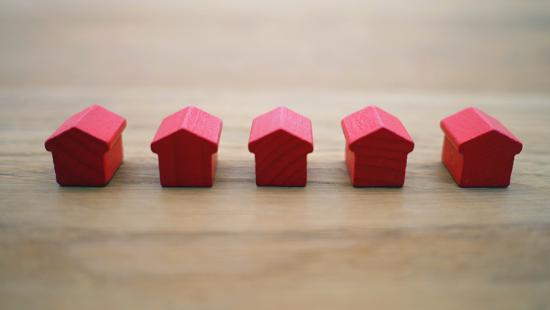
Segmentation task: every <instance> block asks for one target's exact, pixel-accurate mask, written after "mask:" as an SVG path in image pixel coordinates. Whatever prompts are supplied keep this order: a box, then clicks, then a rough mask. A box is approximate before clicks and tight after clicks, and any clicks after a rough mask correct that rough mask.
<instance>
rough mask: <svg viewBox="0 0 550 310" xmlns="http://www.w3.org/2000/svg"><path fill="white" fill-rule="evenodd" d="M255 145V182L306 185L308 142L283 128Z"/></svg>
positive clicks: (277, 184) (309, 151)
mask: <svg viewBox="0 0 550 310" xmlns="http://www.w3.org/2000/svg"><path fill="white" fill-rule="evenodd" d="M255 146H256V147H252V149H251V150H252V152H253V153H254V154H255V163H256V184H257V185H260V186H305V185H306V183H307V154H308V153H311V151H312V149H311V146H310V144H309V143H307V142H305V141H303V140H301V139H299V138H296V137H295V136H293V135H292V134H289V133H287V132H285V131H283V130H279V131H276V132H274V133H272V134H270V135H268V136H266V137H264V138H262V139H261V140H260V141H258V143H257V144H256V145H255Z"/></svg>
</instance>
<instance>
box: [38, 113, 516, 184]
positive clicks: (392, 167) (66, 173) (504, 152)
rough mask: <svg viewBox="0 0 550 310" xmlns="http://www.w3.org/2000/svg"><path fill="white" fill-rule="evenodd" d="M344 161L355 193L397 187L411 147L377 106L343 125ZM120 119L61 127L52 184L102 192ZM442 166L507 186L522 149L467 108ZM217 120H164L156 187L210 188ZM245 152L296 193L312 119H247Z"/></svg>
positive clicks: (119, 151) (89, 117)
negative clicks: (362, 189) (249, 124)
mask: <svg viewBox="0 0 550 310" xmlns="http://www.w3.org/2000/svg"><path fill="white" fill-rule="evenodd" d="M341 125H342V129H343V132H344V136H345V140H346V144H345V158H346V165H347V168H348V172H349V175H350V178H351V183H352V184H353V185H354V186H357V187H367V186H385V187H401V186H403V184H404V181H405V171H406V166H407V156H408V154H409V153H410V152H411V151H412V150H413V149H414V142H413V140H412V138H411V136H410V135H409V133H408V131H407V129H406V128H405V127H404V126H403V124H402V123H401V121H400V120H399V119H398V118H397V117H396V116H394V115H392V114H390V113H388V112H386V111H384V110H382V109H380V108H379V107H376V106H369V107H366V108H364V109H362V110H360V111H357V112H355V113H352V114H351V115H349V116H347V117H345V118H344V119H343V120H342V123H341ZM125 127H126V120H125V119H124V118H122V117H121V116H119V115H117V114H115V113H113V112H111V111H109V110H107V109H105V108H103V107H101V106H98V105H92V106H90V107H88V108H86V109H84V110H83V111H81V112H79V113H77V114H75V115H73V116H72V117H70V118H69V119H68V120H66V121H65V122H64V123H63V124H62V125H61V126H60V127H59V128H58V129H57V130H56V131H55V132H54V133H53V134H52V135H51V136H50V137H49V138H48V139H47V140H46V143H45V147H46V149H47V150H48V151H50V152H52V156H53V161H54V168H55V173H56V179H57V182H58V183H59V184H60V185H74V186H104V185H106V184H107V183H108V182H109V181H110V180H111V178H112V177H113V175H114V173H115V172H116V170H117V169H118V167H119V166H120V164H121V163H122V159H123V147H122V131H123V130H124V128H125ZM441 128H442V129H443V132H444V134H445V138H444V142H443V152H442V161H443V163H444V165H445V166H446V167H447V169H448V170H449V172H450V173H451V175H452V176H453V178H454V180H455V181H456V182H457V184H458V185H460V186H462V187H506V186H508V185H509V184H510V175H511V172H512V165H513V161H514V156H515V155H516V154H518V153H519V152H520V151H521V149H522V144H521V142H520V141H519V139H518V138H516V137H515V136H514V135H513V134H512V133H511V132H510V131H509V130H508V129H506V128H505V127H504V126H503V125H502V124H501V123H500V122H499V121H498V120H496V119H495V118H493V117H491V116H489V115H488V114H486V113H484V112H482V111H481V110H479V109H476V108H467V109H464V110H462V111H460V112H458V113H456V114H453V115H451V116H449V117H447V118H445V119H443V120H442V121H441ZM221 131H222V120H221V119H219V118H217V117H215V116H213V115H211V114H209V113H207V112H205V111H202V110H201V109H199V108H196V107H192V106H190V107H186V108H184V109H182V110H180V111H178V112H176V113H174V114H172V115H169V116H168V117H166V118H165V119H164V120H163V121H162V123H161V124H160V127H159V128H158V130H157V133H156V134H155V137H154V138H153V141H152V142H151V150H152V151H153V152H154V153H156V154H157V155H158V159H159V171H160V183H161V185H162V186H212V184H213V182H214V176H215V172H216V163H217V152H218V147H219V142H220V136H221ZM248 149H249V151H250V152H252V153H254V154H255V163H256V165H255V166H256V183H257V185H260V186H305V185H306V182H307V155H308V154H309V153H311V152H313V133H312V126H311V121H310V120H309V119H308V118H306V117H305V116H302V115H300V114H298V113H296V112H294V111H292V110H290V109H288V108H285V107H279V108H277V109H275V110H272V111H270V112H267V113H265V114H263V115H260V116H258V117H257V118H255V119H254V121H253V122H252V128H251V131H250V138H249V143H248Z"/></svg>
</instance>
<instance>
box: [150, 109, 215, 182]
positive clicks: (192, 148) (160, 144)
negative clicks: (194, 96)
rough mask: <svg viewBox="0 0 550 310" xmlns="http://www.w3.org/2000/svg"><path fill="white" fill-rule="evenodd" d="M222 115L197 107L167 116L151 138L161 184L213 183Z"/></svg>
mask: <svg viewBox="0 0 550 310" xmlns="http://www.w3.org/2000/svg"><path fill="white" fill-rule="evenodd" d="M221 132H222V121H221V119H219V118H217V117H215V116H213V115H211V114H208V113H206V112H204V111H202V110H201V109H199V108H196V107H186V108H184V109H182V110H180V111H178V112H176V113H174V114H172V115H169V116H168V117H166V118H165V119H164V120H163V121H162V123H161V124H160V127H159V128H158V130H157V133H156V135H155V137H154V139H153V141H152V142H151V150H152V151H153V152H154V153H156V154H158V159H159V172H160V183H161V185H162V186H197V187H199V186H212V185H213V183H214V176H215V173H216V164H217V152H218V145H219V142H220V136H221Z"/></svg>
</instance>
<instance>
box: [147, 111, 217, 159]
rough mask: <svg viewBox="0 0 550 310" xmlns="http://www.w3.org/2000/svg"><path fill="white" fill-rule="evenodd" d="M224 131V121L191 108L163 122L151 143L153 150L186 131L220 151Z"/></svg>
mask: <svg viewBox="0 0 550 310" xmlns="http://www.w3.org/2000/svg"><path fill="white" fill-rule="evenodd" d="M221 129H222V120H221V119H219V118H217V117H215V116H213V115H211V114H209V113H207V112H205V111H203V110H201V109H199V108H197V107H194V106H189V107H186V108H183V109H181V110H180V111H178V112H176V113H174V114H171V115H169V116H167V117H166V118H164V119H163V120H162V123H161V124H160V127H159V128H158V130H157V133H156V134H155V137H154V138H153V142H151V148H152V149H153V151H155V150H154V148H155V145H157V144H158V143H159V142H160V141H162V140H164V139H166V138H168V137H170V136H171V135H172V134H174V133H176V132H179V131H180V130H184V131H186V132H188V133H190V134H192V135H194V136H197V137H199V138H201V139H203V140H204V141H205V142H206V143H208V144H210V145H211V146H212V148H213V150H214V151H215V150H217V149H218V144H219V141H220V135H221V131H222V130H221Z"/></svg>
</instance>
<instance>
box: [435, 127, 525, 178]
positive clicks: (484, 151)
mask: <svg viewBox="0 0 550 310" xmlns="http://www.w3.org/2000/svg"><path fill="white" fill-rule="evenodd" d="M476 139H478V141H477V143H475V145H472V146H471V147H467V148H463V149H462V150H459V148H457V147H456V146H455V145H454V144H453V143H452V142H451V141H450V140H449V138H447V137H445V141H444V144H443V155H442V157H443V162H444V164H445V166H446V167H447V168H448V170H449V171H450V173H451V175H452V176H453V178H454V180H455V181H456V182H457V184H458V185H460V186H462V187H506V186H508V185H510V178H511V174H512V168H513V165H514V156H515V155H516V154H517V153H516V152H515V151H511V150H510V146H511V145H510V142H509V141H508V140H507V138H506V137H504V136H502V135H500V134H499V133H497V132H492V133H490V134H489V135H486V136H485V137H478V138H476ZM512 143H514V142H512ZM512 147H513V145H512Z"/></svg>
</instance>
